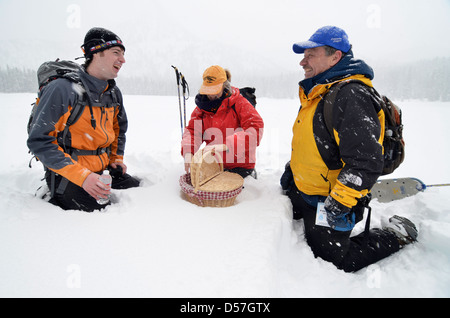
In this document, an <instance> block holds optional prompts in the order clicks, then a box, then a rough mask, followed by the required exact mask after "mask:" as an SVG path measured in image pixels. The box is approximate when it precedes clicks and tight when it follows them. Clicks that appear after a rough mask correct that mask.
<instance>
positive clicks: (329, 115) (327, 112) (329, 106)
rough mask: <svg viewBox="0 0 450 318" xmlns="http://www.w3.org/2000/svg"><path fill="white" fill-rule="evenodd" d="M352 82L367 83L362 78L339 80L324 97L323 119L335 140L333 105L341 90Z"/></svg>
mask: <svg viewBox="0 0 450 318" xmlns="http://www.w3.org/2000/svg"><path fill="white" fill-rule="evenodd" d="M351 83H359V84H362V85H366V84H364V83H363V82H361V81H360V80H356V79H354V80H353V79H349V80H345V81H341V82H338V83H336V84H334V85H332V86H331V88H330V90H329V91H328V93H326V94H325V96H324V98H323V119H324V122H325V126H326V128H327V130H328V132H329V133H330V135H331V138H332V139H333V140H334V133H333V106H334V102H335V101H336V97H337V95H338V93H339V90H340V89H341V88H342V87H344V86H345V85H347V84H351Z"/></svg>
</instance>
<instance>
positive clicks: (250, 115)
mask: <svg viewBox="0 0 450 318" xmlns="http://www.w3.org/2000/svg"><path fill="white" fill-rule="evenodd" d="M230 79H231V75H230V72H229V71H228V70H224V69H223V68H222V67H220V66H218V65H214V66H211V67H209V68H208V69H206V71H205V72H204V73H203V85H202V86H201V87H200V91H199V94H198V95H197V96H196V98H195V103H196V105H197V107H196V108H195V109H194V111H193V112H192V115H191V119H190V121H189V124H188V126H187V127H186V129H185V130H184V134H183V140H182V142H181V146H182V147H181V154H182V155H183V157H184V160H185V161H184V162H185V169H186V172H187V173H188V172H189V170H190V163H191V159H192V156H193V154H195V152H196V151H197V150H198V149H199V148H200V146H201V144H202V143H203V142H206V145H207V146H214V145H222V144H224V145H226V146H227V148H228V150H227V151H226V152H223V153H222V158H223V161H224V170H226V171H231V172H236V173H238V174H240V175H241V176H242V177H246V176H248V175H251V174H252V173H253V171H254V169H255V162H256V147H257V146H259V142H260V141H261V138H262V135H263V129H264V122H263V120H262V118H261V116H260V115H259V114H258V112H257V111H256V109H255V107H253V105H252V104H250V102H249V101H248V100H247V99H246V98H245V97H243V96H242V95H241V94H240V91H239V89H238V88H235V87H232V86H231V84H230Z"/></svg>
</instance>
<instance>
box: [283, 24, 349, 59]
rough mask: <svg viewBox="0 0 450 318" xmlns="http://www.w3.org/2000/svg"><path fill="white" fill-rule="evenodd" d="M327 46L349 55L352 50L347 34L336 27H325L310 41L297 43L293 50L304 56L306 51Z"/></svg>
mask: <svg viewBox="0 0 450 318" xmlns="http://www.w3.org/2000/svg"><path fill="white" fill-rule="evenodd" d="M325 45H328V46H331V47H333V48H335V49H337V50H340V51H342V52H344V53H347V52H348V51H350V49H351V45H350V42H349V41H348V35H347V33H345V31H344V30H342V29H340V28H338V27H335V26H324V27H322V28H320V29H319V30H317V31H316V32H315V33H314V34H313V35H312V36H311V37H310V38H309V40H308V41H305V42H299V43H295V44H294V46H293V48H292V49H293V50H294V52H295V53H297V54H302V53H304V52H305V50H306V49H312V48H315V47H319V46H325Z"/></svg>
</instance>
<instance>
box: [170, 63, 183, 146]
mask: <svg viewBox="0 0 450 318" xmlns="http://www.w3.org/2000/svg"><path fill="white" fill-rule="evenodd" d="M172 67H173V68H174V70H175V74H176V76H177V87H178V108H179V110H180V125H181V137H182V138H183V116H182V114H181V96H180V72H178V69H177V68H176V67H175V66H173V65H172Z"/></svg>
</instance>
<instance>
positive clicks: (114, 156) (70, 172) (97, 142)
mask: <svg viewBox="0 0 450 318" xmlns="http://www.w3.org/2000/svg"><path fill="white" fill-rule="evenodd" d="M82 48H83V51H84V55H85V57H86V63H85V65H84V67H83V68H82V69H80V71H79V72H76V73H74V74H73V77H76V78H77V80H78V82H79V84H76V83H74V82H72V81H70V80H68V79H66V78H58V79H55V80H53V81H51V82H50V83H48V85H46V86H45V87H44V88H43V89H42V90H41V92H40V94H39V103H38V106H37V109H36V113H35V116H34V120H33V122H32V125H31V129H30V131H29V136H28V141H27V145H28V148H29V149H30V150H31V151H32V152H33V153H34V154H35V155H36V157H37V158H38V159H39V160H40V161H41V162H42V164H43V165H44V167H45V168H46V180H47V184H48V186H49V188H50V189H52V198H51V200H50V202H51V203H54V204H56V205H58V206H60V207H62V208H63V209H75V210H83V211H88V212H91V211H93V210H98V209H102V208H104V207H105V205H102V204H99V203H97V200H98V199H100V198H105V196H107V195H109V194H110V188H108V187H105V185H104V184H103V183H101V182H100V181H99V176H100V173H102V172H103V170H105V169H109V170H111V175H112V177H113V181H112V188H121V189H124V188H130V187H136V186H139V181H138V180H137V179H135V178H133V177H131V176H130V175H128V174H127V173H126V170H127V166H126V165H125V164H124V162H123V155H124V150H125V133H126V131H127V126H128V121H127V116H126V113H125V109H124V107H123V100H122V94H121V92H120V90H119V88H118V87H117V86H116V84H115V81H114V78H116V77H117V75H118V72H119V70H120V68H121V67H122V65H123V63H125V58H124V53H125V47H124V45H123V42H122V40H121V39H120V38H119V37H118V36H117V35H116V34H114V33H113V32H111V31H109V30H106V29H103V28H92V29H91V30H89V31H88V32H87V34H86V37H85V42H84V44H83V46H82ZM83 94H84V95H83ZM82 96H87V99H86V100H85V99H82ZM80 100H81V101H82V102H83V104H84V103H85V102H86V105H85V107H84V109H83V112H82V114H81V116H80V117H79V119H78V120H77V121H76V122H75V123H74V124H73V125H70V126H69V130H68V133H67V135H66V136H61V132H63V131H64V129H65V127H66V123H67V120H68V118H69V116H70V114H71V110H72V109H73V108H74V107H75V105H77V103H78V102H79V101H80ZM87 101H89V103H88V102H87ZM63 139H64V140H63Z"/></svg>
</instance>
